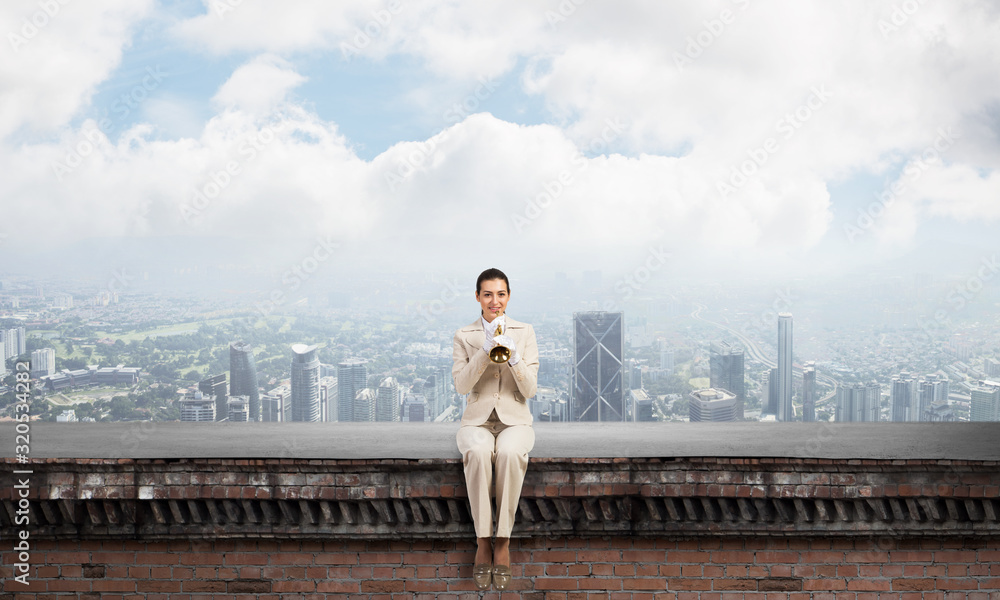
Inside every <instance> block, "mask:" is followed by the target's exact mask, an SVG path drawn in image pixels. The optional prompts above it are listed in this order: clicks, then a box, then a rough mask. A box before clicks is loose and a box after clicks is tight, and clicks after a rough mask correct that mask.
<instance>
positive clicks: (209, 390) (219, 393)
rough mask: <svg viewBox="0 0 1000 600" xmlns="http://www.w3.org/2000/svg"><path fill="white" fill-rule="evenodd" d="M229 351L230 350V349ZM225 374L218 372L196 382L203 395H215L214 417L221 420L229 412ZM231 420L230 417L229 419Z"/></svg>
mask: <svg viewBox="0 0 1000 600" xmlns="http://www.w3.org/2000/svg"><path fill="white" fill-rule="evenodd" d="M230 352H232V351H231V350H230ZM226 389H227V386H226V374H225V373H220V374H218V375H213V376H212V377H209V378H208V379H203V380H201V381H200V382H198V390H199V391H201V393H202V394H204V395H205V396H215V418H216V419H218V420H220V421H221V420H223V419H225V418H226V415H227V414H229V404H228V400H227V393H226ZM230 420H232V419H230Z"/></svg>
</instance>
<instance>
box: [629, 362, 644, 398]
mask: <svg viewBox="0 0 1000 600" xmlns="http://www.w3.org/2000/svg"><path fill="white" fill-rule="evenodd" d="M628 389H630V390H641V389H642V365H640V364H639V361H637V360H636V359H634V358H630V359H628Z"/></svg>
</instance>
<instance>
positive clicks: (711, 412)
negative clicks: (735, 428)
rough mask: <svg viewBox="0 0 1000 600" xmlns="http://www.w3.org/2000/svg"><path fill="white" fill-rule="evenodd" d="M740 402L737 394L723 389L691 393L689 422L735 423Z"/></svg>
mask: <svg viewBox="0 0 1000 600" xmlns="http://www.w3.org/2000/svg"><path fill="white" fill-rule="evenodd" d="M738 404H739V400H738V399H737V398H736V394H733V393H731V392H729V391H728V390H723V389H711V388H709V389H705V390H695V391H693V392H691V396H690V398H689V399H688V420H689V421H691V422H692V423H697V422H699V421H716V422H718V421H735V420H736V407H737V405H738Z"/></svg>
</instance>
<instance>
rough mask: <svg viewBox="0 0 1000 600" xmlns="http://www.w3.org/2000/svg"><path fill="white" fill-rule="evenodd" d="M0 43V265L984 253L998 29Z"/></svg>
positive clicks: (832, 16)
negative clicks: (140, 255)
mask: <svg viewBox="0 0 1000 600" xmlns="http://www.w3.org/2000/svg"><path fill="white" fill-rule="evenodd" d="M0 33H3V34H4V40H3V43H2V44H0V171H2V177H0V215H2V217H0V253H3V254H6V255H7V256H8V266H10V264H11V262H12V261H18V260H19V261H25V262H26V263H27V262H30V261H31V260H32V257H34V258H35V259H36V260H47V261H51V260H53V257H56V256H61V257H63V258H61V259H60V260H63V259H66V260H69V259H72V258H76V259H79V260H103V261H107V262H108V265H111V266H113V265H114V264H116V261H118V262H121V261H122V260H125V257H124V256H118V257H115V256H113V255H114V254H115V253H118V254H119V255H125V254H131V255H137V254H135V252H136V251H135V248H136V247H151V248H155V249H157V252H160V254H161V256H160V258H161V259H163V260H170V259H171V257H173V258H174V260H177V261H193V260H204V259H206V256H207V257H208V259H211V258H212V257H215V256H216V254H215V253H216V252H217V253H218V258H217V260H219V261H223V262H225V261H250V262H259V263H260V264H274V265H275V268H278V269H280V268H282V265H287V264H289V263H290V262H291V263H294V262H295V261H298V260H301V259H303V258H305V257H308V256H311V255H316V253H317V252H326V253H327V254H328V255H329V256H331V257H333V259H334V261H335V262H336V263H338V264H354V265H364V266H366V267H371V268H378V269H383V270H387V271H390V272H391V271H392V270H393V269H398V270H405V271H408V272H412V271H414V270H424V271H428V272H434V271H436V270H447V271H448V272H454V271H455V270H462V269H466V270H468V271H469V272H473V273H478V271H479V270H482V269H483V268H486V267H487V266H497V267H501V268H503V269H504V270H505V271H507V272H508V273H511V272H517V271H519V270H522V271H523V270H529V269H534V270H551V271H564V272H571V273H572V272H579V271H582V270H587V269H591V268H599V269H604V270H605V272H606V273H608V274H609V275H610V277H611V278H612V279H613V278H614V276H615V273H627V272H632V271H634V270H635V269H636V268H641V266H642V265H643V264H648V261H650V260H659V259H658V258H657V257H661V256H664V255H667V254H669V256H670V259H669V261H670V263H671V264H672V265H673V266H675V267H677V268H678V269H681V268H682V267H687V268H689V269H691V270H692V271H693V270H702V271H707V272H710V273H718V274H722V273H725V272H727V271H731V272H734V273H744V274H746V273H749V272H753V273H758V274H765V273H769V274H771V275H778V274H786V275H787V274H788V273H802V272H804V271H806V270H812V271H816V270H821V271H824V272H849V271H851V270H855V269H859V268H863V267H864V266H865V265H867V264H870V263H871V262H872V261H877V260H885V261H891V260H896V259H898V258H899V257H907V256H911V257H916V258H914V260H916V261H918V264H916V265H915V266H914V268H917V269H919V268H920V265H919V261H920V260H922V259H921V258H920V257H922V256H924V257H925V256H933V255H935V254H937V253H939V251H940V249H941V248H945V247H948V248H950V247H959V248H963V249H967V250H968V252H966V253H965V254H963V256H967V257H969V258H968V260H969V265H968V266H967V268H968V269H969V270H974V269H975V267H976V266H977V263H978V259H979V257H980V256H984V255H988V253H989V252H991V251H994V250H995V248H996V241H995V239H996V232H997V229H998V228H997V225H998V221H1000V171H998V168H1000V77H998V76H997V74H998V73H1000V5H997V4H996V3H994V2H979V1H965V0H959V1H954V2H927V1H918V0H906V1H899V0H893V1H868V0H863V1H845V2H837V3H828V2H802V1H791V0H789V1H764V0H721V1H716V2H638V1H636V2H615V3H610V2H595V1H587V0H558V1H557V0H547V1H541V2H539V1H532V2H524V1H509V2H503V3H485V4H484V3H470V2H444V1H440V0H435V1H425V0H414V1H405V2H396V1H389V2H386V1H380V0H376V1H361V0H345V1H338V2H328V1H321V0H285V1H282V2H262V1H257V0H204V1H203V2H195V1H190V0H186V1H178V2H169V1H163V2H156V1H153V0H86V1H79V0H77V1H70V0H5V1H4V2H3V3H2V4H0ZM109 240H110V241H109ZM144 245H145V246H144ZM39 248H43V249H45V251H46V252H40V251H39ZM97 248H100V249H101V250H97ZM108 248H111V250H110V254H111V256H109V250H108ZM192 249H204V252H203V253H202V254H203V255H202V256H201V257H200V258H198V259H196V258H193V256H195V254H193V253H192V252H191V250H192ZM56 253H62V254H56ZM984 253H986V254H984ZM154 254H155V252H154ZM67 255H68V256H69V258H65V257H67ZM39 256H41V257H45V258H44V259H38V257H39ZM149 260H152V259H149ZM953 267H954V268H956V269H959V270H962V269H963V268H965V267H963V265H953Z"/></svg>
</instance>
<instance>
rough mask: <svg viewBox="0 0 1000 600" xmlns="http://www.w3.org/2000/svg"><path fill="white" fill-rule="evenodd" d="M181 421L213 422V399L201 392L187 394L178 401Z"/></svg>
mask: <svg viewBox="0 0 1000 600" xmlns="http://www.w3.org/2000/svg"><path fill="white" fill-rule="evenodd" d="M180 409H181V421H191V422H196V421H214V420H215V398H214V397H212V396H206V395H205V394H203V393H201V390H198V391H196V392H188V393H187V394H185V395H184V397H183V398H181V400H180Z"/></svg>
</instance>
